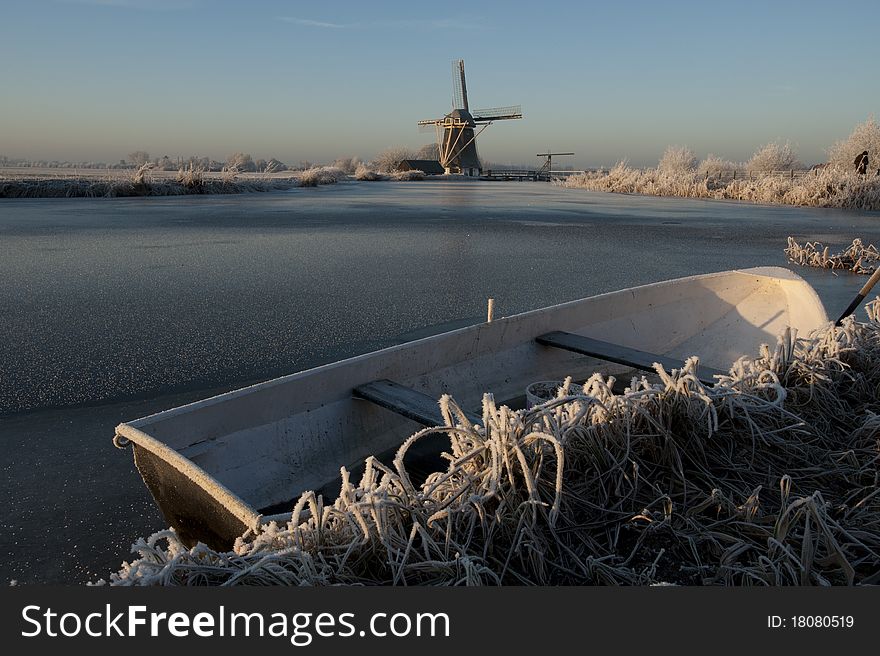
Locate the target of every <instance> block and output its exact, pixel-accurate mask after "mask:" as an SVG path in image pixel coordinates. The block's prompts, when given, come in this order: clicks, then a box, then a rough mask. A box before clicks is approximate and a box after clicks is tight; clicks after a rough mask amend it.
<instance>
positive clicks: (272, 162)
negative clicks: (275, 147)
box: [263, 157, 287, 173]
mask: <svg viewBox="0 0 880 656" xmlns="http://www.w3.org/2000/svg"><path fill="white" fill-rule="evenodd" d="M263 170H264V171H265V172H266V173H278V172H279V171H286V170H287V164H285V163H284V162H282V161H281V160H278V159H275V158H274V157H270V158H269V161H268V162H266V166H265V167H264V169H263Z"/></svg>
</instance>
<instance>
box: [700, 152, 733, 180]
mask: <svg viewBox="0 0 880 656" xmlns="http://www.w3.org/2000/svg"><path fill="white" fill-rule="evenodd" d="M742 169H743V165H742V164H739V163H737V162H732V161H730V160H729V159H723V158H721V157H718V156H717V155H713V154H712V153H709V154H708V155H706V159H704V160H703V161H702V162H700V163H699V164H698V165H697V173H699V174H700V175H710V176H720V175H723V174H730V173H731V172H733V171H741V170H742Z"/></svg>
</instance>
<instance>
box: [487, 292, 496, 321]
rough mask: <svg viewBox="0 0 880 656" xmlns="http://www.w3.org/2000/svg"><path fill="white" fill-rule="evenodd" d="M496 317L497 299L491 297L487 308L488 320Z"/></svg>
mask: <svg viewBox="0 0 880 656" xmlns="http://www.w3.org/2000/svg"><path fill="white" fill-rule="evenodd" d="M494 318H495V299H494V298H490V299H489V307H488V308H487V310H486V321H487V322H489V323H491V322H492V319H494Z"/></svg>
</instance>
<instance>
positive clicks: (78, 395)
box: [0, 181, 880, 584]
mask: <svg viewBox="0 0 880 656" xmlns="http://www.w3.org/2000/svg"><path fill="white" fill-rule="evenodd" d="M788 235H792V236H794V237H795V238H797V239H799V240H805V239H809V240H817V239H818V240H821V241H824V242H828V243H830V244H831V245H832V247H836V246H845V245H848V244H849V242H850V241H851V239H852V238H853V237H861V238H862V239H864V240H865V241H867V242H873V243H880V214H878V213H855V212H845V211H837V210H819V209H807V208H793V207H767V206H756V205H748V204H740V203H727V202H719V201H698V200H681V199H671V198H650V197H641V196H625V195H612V194H598V193H591V192H586V191H581V190H569V189H561V188H558V187H553V186H551V185H548V184H545V183H544V184H542V183H489V182H471V183H467V182H435V181H430V182H417V183H397V184H395V183H356V182H349V183H342V184H339V185H334V186H330V187H321V188H317V189H295V190H292V191H289V192H282V193H273V194H265V195H243V196H203V197H198V196H192V197H172V198H137V199H97V200H90V199H70V200H65V199H50V200H22V201H16V200H0V443H2V447H3V449H2V456H0V463H2V464H0V470H2V480H3V485H4V490H3V496H4V499H6V503H5V504H4V506H3V508H2V510H0V524H2V525H0V584H5V583H6V582H7V581H9V580H12V579H17V580H19V581H21V582H35V581H56V582H62V581H67V582H83V581H86V580H94V579H96V578H99V577H106V576H107V574H109V572H110V571H111V570H112V569H113V568H115V567H116V566H118V564H119V562H120V561H121V559H122V558H124V557H126V556H127V553H128V547H129V545H130V543H131V542H132V540H133V539H134V538H136V537H137V536H140V535H145V534H149V533H150V532H152V531H154V530H156V529H159V528H162V527H164V524H163V522H162V519H161V517H160V516H159V514H158V512H157V511H156V510H155V509H154V507H153V505H152V502H151V500H150V498H149V495H148V493H147V491H146V488H145V487H144V486H143V484H142V483H141V481H140V477H139V476H138V475H137V474H136V472H135V471H134V468H133V465H132V462H131V454H130V452H128V451H126V452H120V451H117V450H116V449H114V448H113V447H112V445H111V444H110V438H111V437H112V435H113V427H114V426H115V424H117V423H118V422H119V421H122V420H128V419H133V418H135V417H138V416H142V415H144V414H148V413H150V412H153V411H157V410H161V409H165V408H167V407H171V406H173V405H179V404H180V403H182V402H184V401H188V400H194V399H197V398H202V397H204V396H206V395H207V394H208V393H213V392H215V391H222V390H226V389H230V388H232V387H238V386H240V385H242V384H244V383H248V382H252V381H256V380H262V379H266V378H270V377H274V376H277V375H281V374H284V373H290V372H293V371H298V370H301V369H303V368H306V367H310V366H314V365H317V364H321V363H324V362H328V361H332V360H336V359H339V358H340V357H346V356H350V355H355V354H357V353H361V352H364V351H369V350H373V349H376V348H380V347H383V346H388V345H390V344H394V343H397V342H400V341H406V340H409V339H414V338H416V337H421V336H424V335H427V334H431V333H435V332H440V331H443V330H447V329H449V328H452V327H457V326H461V325H466V324H469V323H474V322H476V321H478V320H480V319H481V318H482V317H483V315H484V313H485V304H486V298H487V297H489V296H493V297H495V298H496V299H497V301H496V314H497V315H505V314H512V313H515V312H521V311H524V310H528V309H532V308H537V307H542V306H546V305H551V304H554V303H559V302H562V301H567V300H571V299H575V298H580V297H583V296H589V295H592V294H596V293H600V292H604V291H609V290H613V289H618V288H621V287H628V286H632V285H637V284H641V283H648V282H653V281H656V280H662V279H666V278H673V277H678V276H684V275H690V274H694V273H704V272H710V271H718V270H723V269H731V268H741V267H749V266H759V265H779V266H785V265H786V262H785V256H784V254H783V252H782V251H783V249H784V247H785V240H786V237H787V236H788ZM797 272H798V273H799V274H801V275H803V276H804V277H806V278H807V279H808V280H809V281H810V282H811V283H812V284H813V285H814V286H815V287H816V289H817V291H818V292H819V295H820V296H821V297H822V299H823V301H824V302H825V304H826V307H827V309H828V312H829V314H830V315H833V314H836V313H838V312H839V311H840V310H841V309H842V308H844V307H845V306H846V305H847V303H848V301H849V299H850V298H851V297H852V296H853V295H854V294H855V293H856V292H857V291H858V288H859V287H860V286H861V284H863V282H864V280H865V279H864V278H863V277H858V276H854V275H851V274H845V273H843V274H840V275H836V276H835V275H832V274H831V273H830V272H825V271H815V270H803V269H797Z"/></svg>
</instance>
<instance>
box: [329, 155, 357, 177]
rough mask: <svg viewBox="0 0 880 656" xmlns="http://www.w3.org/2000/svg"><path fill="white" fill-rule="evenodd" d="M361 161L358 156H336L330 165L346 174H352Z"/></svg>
mask: <svg viewBox="0 0 880 656" xmlns="http://www.w3.org/2000/svg"><path fill="white" fill-rule="evenodd" d="M361 163H362V162H361V160H360V158H359V157H338V158H336V160H334V162H333V163H332V164H331V165H330V166H332V167H334V168H337V169H342V170H343V171H345V172H346V173H347V174H348V175H352V174H353V173H354V172H355V171H357V168H358V166H359V165H360V164H361Z"/></svg>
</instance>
